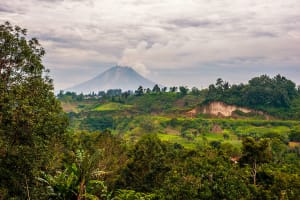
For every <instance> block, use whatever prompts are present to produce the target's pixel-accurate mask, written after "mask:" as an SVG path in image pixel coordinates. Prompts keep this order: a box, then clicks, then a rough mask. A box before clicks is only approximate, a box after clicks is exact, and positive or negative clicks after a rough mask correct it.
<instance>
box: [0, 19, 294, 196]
mask: <svg viewBox="0 0 300 200" xmlns="http://www.w3.org/2000/svg"><path fill="white" fill-rule="evenodd" d="M26 38H27V36H26V31H25V30H23V29H21V28H19V27H12V26H11V25H10V24H9V23H6V24H4V25H1V26H0V47H1V48H0V59H1V60H0V75H1V82H0V93H1V95H0V199H125V200H126V199H130V200H132V199H170V200H171V199H299V196H300V189H299V188H300V176H299V174H300V143H299V142H300V122H299V121H297V119H299V107H300V100H299V99H300V97H299V90H297V89H296V87H295V84H294V83H293V82H291V81H290V80H288V79H286V78H285V77H282V76H280V75H278V76H276V77H274V78H269V77H268V76H265V75H264V76H261V77H256V78H253V79H251V80H250V81H249V83H248V84H240V85H229V84H228V83H226V82H224V81H222V80H221V79H218V80H217V83H216V84H215V85H211V86H210V87H209V88H208V89H204V90H199V89H197V88H192V89H191V90H189V89H188V88H187V87H183V86H181V87H179V88H177V87H171V88H169V89H167V88H159V86H158V85H156V86H155V87H154V88H153V89H144V88H142V87H139V88H138V89H137V90H136V91H135V92H130V91H127V92H122V91H120V90H113V89H112V90H109V91H107V92H103V91H102V92H98V93H93V94H90V95H83V94H75V93H72V92H66V93H64V92H60V93H59V94H58V96H57V98H55V96H54V94H53V92H52V91H53V87H52V82H51V80H50V79H49V78H48V77H47V76H46V77H45V76H44V75H45V72H46V71H47V70H46V69H45V68H44V66H43V65H42V62H41V58H42V56H43V55H44V50H43V49H42V48H41V47H40V45H39V43H38V41H37V40H36V39H31V40H27V39H26ZM212 101H223V102H225V103H228V104H235V105H239V106H246V107H249V108H254V109H257V110H263V111H264V112H266V113H268V114H269V115H273V117H272V118H271V120H266V119H265V118H264V116H261V115H256V114H247V113H243V112H237V113H235V116H234V117H228V118H216V117H214V116H209V115H204V114H201V113H196V114H193V115H192V114H190V113H189V112H188V111H190V110H191V109H195V108H198V107H201V106H204V105H206V104H208V103H209V102H212ZM61 105H62V106H63V108H64V110H65V111H66V112H67V116H68V118H67V116H66V114H65V113H64V112H63V110H62V109H61ZM286 119H289V120H286ZM68 122H69V123H70V124H69V126H68Z"/></svg>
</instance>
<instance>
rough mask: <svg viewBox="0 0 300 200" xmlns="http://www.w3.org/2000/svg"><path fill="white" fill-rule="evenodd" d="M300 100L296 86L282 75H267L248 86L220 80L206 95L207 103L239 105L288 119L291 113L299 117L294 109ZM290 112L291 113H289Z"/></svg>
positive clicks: (211, 86)
mask: <svg viewBox="0 0 300 200" xmlns="http://www.w3.org/2000/svg"><path fill="white" fill-rule="evenodd" d="M297 98H299V95H298V94H297V90H296V85H295V83H293V82H292V81H290V80H288V79H286V78H285V77H283V76H281V75H277V76H275V77H273V78H270V77H268V76H267V75H262V76H260V77H255V78H252V79H251V80H249V82H248V84H245V85H244V84H240V85H232V86H230V85H229V84H228V83H227V82H224V81H223V80H222V79H218V80H217V83H216V84H215V85H210V86H209V88H208V92H207V94H206V102H211V101H222V102H225V103H228V104H233V105H239V106H245V107H250V108H254V109H257V110H263V111H267V112H269V113H271V114H274V115H277V116H280V117H285V118H286V117H287V116H286V115H287V114H288V113H289V112H291V111H292V112H293V113H294V114H293V115H292V116H288V117H294V118H295V117H298V114H296V113H297V111H295V109H294V108H293V107H295V106H298V104H297V105H295V104H294V102H295V101H294V100H295V99H297ZM287 111H289V112H287Z"/></svg>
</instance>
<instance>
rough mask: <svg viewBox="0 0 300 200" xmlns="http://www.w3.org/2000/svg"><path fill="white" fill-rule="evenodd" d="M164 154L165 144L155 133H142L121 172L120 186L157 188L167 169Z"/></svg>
mask: <svg viewBox="0 0 300 200" xmlns="http://www.w3.org/2000/svg"><path fill="white" fill-rule="evenodd" d="M165 155H166V146H165V145H164V144H163V143H162V142H161V141H160V140H159V138H158V137H157V136H156V135H153V134H146V135H144V136H143V137H142V138H141V139H140V140H139V141H138V142H137V144H136V145H135V146H134V149H133V150H132V153H131V154H130V155H129V156H130V161H129V163H128V164H127V166H126V168H125V169H124V170H123V172H122V175H121V179H120V180H119V184H120V186H121V187H124V188H126V189H135V190H136V191H140V192H151V191H153V189H155V188H158V187H159V186H160V185H161V184H162V180H163V178H164V175H165V173H166V172H167V171H168V170H169V168H168V167H167V166H166V165H165V162H166V157H165Z"/></svg>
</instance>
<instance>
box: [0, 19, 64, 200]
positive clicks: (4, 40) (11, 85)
mask: <svg viewBox="0 0 300 200" xmlns="http://www.w3.org/2000/svg"><path fill="white" fill-rule="evenodd" d="M44 54H45V51H44V49H43V48H42V47H41V46H40V44H39V42H38V40H37V39H35V38H33V39H30V40H27V36H26V30H25V29H21V28H20V27H18V26H15V27H13V26H11V25H10V24H9V23H8V22H6V23H5V24H4V25H0V139H1V146H0V152H1V154H0V188H1V189H2V188H5V190H7V194H8V197H16V198H21V199H25V198H30V196H31V194H32V192H33V191H34V190H36V189H38V187H37V186H36V180H35V178H34V177H36V175H37V174H38V172H39V170H40V169H41V168H46V167H47V166H45V164H46V163H47V161H48V160H49V157H50V156H49V155H51V148H49V147H51V145H52V142H54V141H55V142H57V143H59V142H60V139H61V138H62V136H63V134H64V131H65V128H66V126H67V119H66V117H65V115H64V113H63V111H62V109H61V107H60V103H59V101H57V99H56V98H55V96H54V94H53V86H52V80H51V79H50V78H49V77H48V76H45V77H44V74H47V72H48V70H46V69H45V68H44V66H43V64H42V62H41V60H42V57H43V55H44ZM11 186H13V187H11Z"/></svg>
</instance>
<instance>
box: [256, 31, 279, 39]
mask: <svg viewBox="0 0 300 200" xmlns="http://www.w3.org/2000/svg"><path fill="white" fill-rule="evenodd" d="M252 35H253V36H254V37H269V38H275V37H278V36H277V34H275V33H272V32H264V31H258V32H253V33H252Z"/></svg>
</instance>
